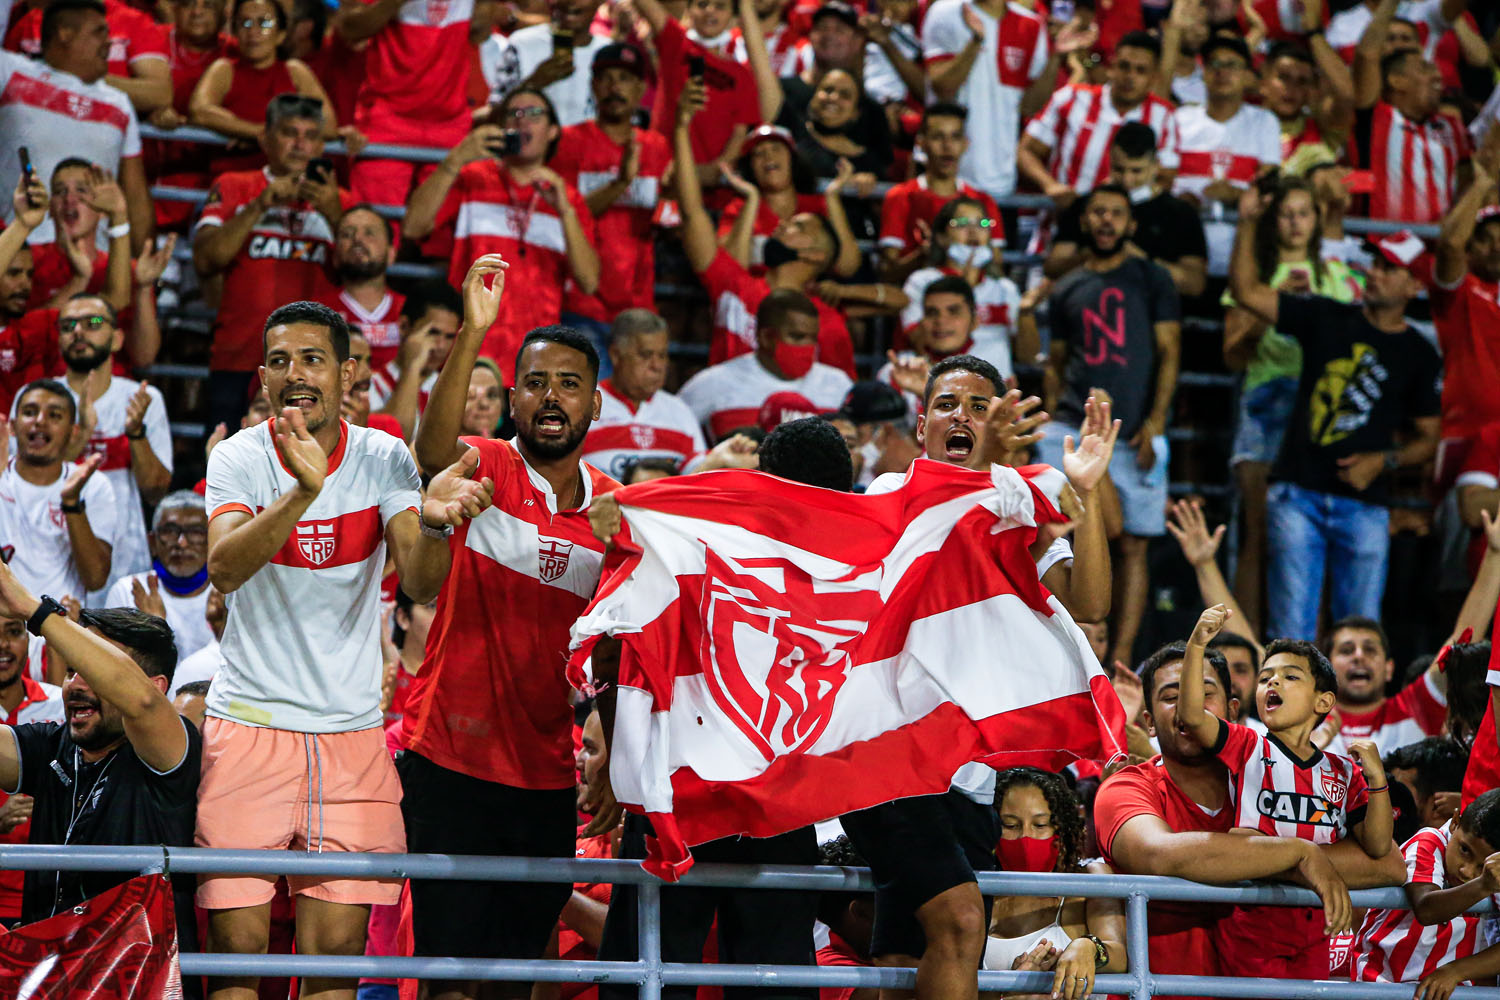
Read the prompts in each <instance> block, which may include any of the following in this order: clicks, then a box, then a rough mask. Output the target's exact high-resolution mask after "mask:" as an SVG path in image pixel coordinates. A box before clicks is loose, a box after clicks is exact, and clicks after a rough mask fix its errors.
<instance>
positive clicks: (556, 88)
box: [479, 24, 610, 126]
mask: <svg viewBox="0 0 1500 1000" xmlns="http://www.w3.org/2000/svg"><path fill="white" fill-rule="evenodd" d="M609 44H610V40H609V39H608V38H605V37H604V36H603V35H590V36H589V41H588V44H587V45H581V46H578V47H576V48H574V49H573V75H572V76H569V77H567V78H565V79H562V80H558V81H556V82H555V83H549V84H547V86H545V87H543V88H542V93H544V94H546V95H547V99H548V100H550V101H551V102H552V105H553V107H555V108H557V119H558V120H557V124H558V125H560V126H561V125H577V124H578V123H579V122H584V121H588V120H589V119H590V118H593V117H594V89H593V80H594V56H595V55H596V54H597V53H598V52H599V50H600V49H602V48H604V47H605V46H606V45H609ZM552 52H553V48H552V25H551V24H533V25H531V26H530V27H526V28H522V29H521V30H520V31H515V32H512V33H511V35H510V37H508V38H501V37H500V36H499V35H491V36H490V37H489V38H487V39H485V42H484V44H483V45H481V46H480V47H479V66H480V69H481V70H482V71H483V73H484V82H485V83H487V84H489V86H490V101H491V102H492V103H496V104H498V103H499V102H500V101H501V100H502V99H503V98H504V97H505V95H506V94H509V93H510V92H511V91H512V90H515V89H516V88H517V87H519V86H520V85H521V81H523V80H525V79H526V78H527V77H528V76H530V75H531V74H532V73H534V72H536V68H537V67H538V66H540V65H541V64H542V63H544V62H546V61H547V60H548V59H550V58H552Z"/></svg>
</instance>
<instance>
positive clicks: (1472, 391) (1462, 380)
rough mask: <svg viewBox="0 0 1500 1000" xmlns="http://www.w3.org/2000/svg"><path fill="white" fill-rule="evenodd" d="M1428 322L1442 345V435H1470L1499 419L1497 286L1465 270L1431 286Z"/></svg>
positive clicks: (1499, 312)
mask: <svg viewBox="0 0 1500 1000" xmlns="http://www.w3.org/2000/svg"><path fill="white" fill-rule="evenodd" d="M1432 321H1433V323H1434V325H1436V326H1437V333H1438V343H1439V344H1440V345H1441V346H1442V349H1443V372H1444V374H1443V437H1445V438H1473V437H1476V436H1477V435H1478V434H1479V429H1480V428H1481V427H1482V426H1483V425H1484V424H1489V423H1494V422H1496V421H1500V392H1496V391H1495V387H1496V386H1500V285H1497V284H1495V283H1494V282H1489V281H1481V280H1480V279H1479V277H1478V276H1476V275H1475V274H1474V273H1473V272H1466V273H1465V274H1464V276H1463V278H1462V279H1460V280H1459V282H1458V284H1457V285H1455V286H1453V287H1452V288H1443V287H1442V286H1441V285H1437V284H1434V286H1433V289H1432Z"/></svg>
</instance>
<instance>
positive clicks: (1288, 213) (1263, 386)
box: [1222, 177, 1363, 622]
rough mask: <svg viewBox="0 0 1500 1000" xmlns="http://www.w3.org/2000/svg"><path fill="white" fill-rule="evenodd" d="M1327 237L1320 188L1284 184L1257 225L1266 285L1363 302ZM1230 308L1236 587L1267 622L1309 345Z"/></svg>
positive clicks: (1357, 282) (1358, 282) (1227, 345)
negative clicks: (1280, 476)
mask: <svg viewBox="0 0 1500 1000" xmlns="http://www.w3.org/2000/svg"><path fill="white" fill-rule="evenodd" d="M1322 232H1323V217H1322V209H1321V207H1320V206H1319V204H1318V201H1317V197H1316V192H1315V190H1314V188H1313V185H1312V184H1311V183H1310V182H1309V181H1307V180H1304V179H1302V178H1296V177H1291V178H1286V179H1284V180H1283V181H1282V182H1281V184H1280V185H1279V186H1278V187H1277V189H1276V195H1275V197H1274V198H1273V199H1272V201H1271V205H1270V207H1269V209H1268V210H1267V211H1266V212H1265V214H1264V215H1262V216H1261V217H1260V220H1259V221H1258V222H1257V223H1256V227H1255V260H1256V265H1257V266H1258V268H1259V270H1260V276H1261V280H1263V281H1265V282H1266V283H1267V284H1269V285H1270V286H1271V287H1272V288H1276V289H1278V290H1280V291H1284V292H1293V293H1311V294H1313V295H1322V296H1326V297H1328V298H1331V299H1335V300H1337V301H1339V302H1354V301H1357V300H1358V299H1359V298H1360V295H1361V293H1362V290H1363V281H1362V279H1361V278H1360V277H1359V275H1357V274H1356V273H1355V272H1354V271H1353V270H1351V269H1350V268H1349V266H1348V265H1347V264H1344V263H1343V262H1341V261H1337V260H1324V259H1323V252H1322ZM1222 304H1223V305H1225V306H1227V307H1229V312H1228V314H1227V315H1226V316H1225V317H1224V361H1225V363H1226V364H1228V365H1229V367H1230V368H1233V369H1240V370H1243V371H1244V373H1245V382H1244V385H1243V386H1242V387H1241V389H1240V413H1239V425H1238V427H1237V429H1236V431H1235V436H1234V448H1233V449H1232V453H1231V457H1230V459H1229V462H1230V466H1231V468H1233V469H1234V474H1235V479H1236V481H1237V483H1238V485H1239V488H1240V496H1241V497H1242V499H1243V502H1244V511H1245V531H1244V535H1243V536H1242V540H1241V542H1240V555H1239V566H1238V569H1237V570H1236V571H1235V588H1234V589H1235V597H1236V598H1237V599H1238V600H1239V602H1240V607H1241V608H1243V609H1244V612H1245V615H1246V617H1247V618H1248V619H1249V620H1250V621H1251V622H1259V621H1261V607H1262V602H1261V594H1262V591H1263V589H1264V586H1265V578H1264V569H1265V551H1266V550H1265V545H1266V490H1267V484H1268V480H1269V476H1270V471H1271V465H1272V464H1273V463H1274V462H1275V461H1276V456H1277V454H1278V453H1279V452H1280V451H1281V440H1282V437H1283V435H1284V434H1285V432H1286V426H1287V422H1288V421H1289V420H1290V419H1291V416H1292V407H1293V405H1294V404H1295V402H1296V399H1297V380H1298V378H1299V377H1300V376H1301V374H1302V348H1301V347H1300V346H1299V345H1298V344H1297V342H1296V341H1295V340H1293V339H1292V338H1290V337H1288V336H1286V335H1285V334H1281V333H1278V332H1277V331H1275V330H1272V329H1270V328H1269V327H1268V326H1266V324H1264V323H1262V322H1261V321H1260V320H1258V319H1257V318H1256V317H1254V316H1253V315H1251V314H1250V313H1249V312H1248V311H1247V310H1245V309H1241V308H1239V307H1238V306H1237V305H1236V304H1235V300H1234V297H1233V296H1232V295H1230V294H1229V293H1228V292H1225V293H1224V298H1223V300H1222Z"/></svg>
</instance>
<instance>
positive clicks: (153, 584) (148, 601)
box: [130, 573, 167, 618]
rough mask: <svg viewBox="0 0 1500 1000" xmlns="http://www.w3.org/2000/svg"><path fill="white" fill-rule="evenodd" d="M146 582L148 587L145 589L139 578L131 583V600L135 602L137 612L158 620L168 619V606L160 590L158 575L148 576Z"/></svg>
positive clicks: (151, 574) (150, 574)
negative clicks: (142, 612)
mask: <svg viewBox="0 0 1500 1000" xmlns="http://www.w3.org/2000/svg"><path fill="white" fill-rule="evenodd" d="M146 580H147V585H146V586H144V587H143V586H141V581H140V578H139V577H137V578H136V579H134V580H132V581H130V599H131V600H132V601H134V602H135V608H136V610H137V611H144V612H145V613H146V614H148V615H155V616H156V617H158V618H165V617H167V605H166V602H165V601H163V600H162V596H161V591H160V590H159V589H158V586H157V579H156V574H155V573H149V574H147V576H146Z"/></svg>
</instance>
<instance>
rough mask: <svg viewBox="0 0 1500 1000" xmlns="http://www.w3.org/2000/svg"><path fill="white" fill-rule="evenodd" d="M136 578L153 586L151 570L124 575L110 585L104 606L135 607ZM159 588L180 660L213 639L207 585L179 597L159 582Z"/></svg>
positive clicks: (146, 585)
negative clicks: (134, 586)
mask: <svg viewBox="0 0 1500 1000" xmlns="http://www.w3.org/2000/svg"><path fill="white" fill-rule="evenodd" d="M137 580H139V581H140V582H141V586H142V587H146V588H147V589H148V590H149V589H150V586H151V573H150V572H145V573H132V574H130V575H129V576H122V577H120V579H118V580H116V581H115V584H114V586H112V587H110V588H109V593H108V595H107V596H106V597H105V598H104V605H103V606H104V607H106V608H133V607H135V594H134V593H133V591H132V587H133V585H134V584H135V582H136V581H137ZM156 592H157V593H158V594H159V595H161V603H162V606H163V607H165V608H166V609H167V624H168V625H170V626H172V638H173V639H175V640H176V641H177V658H178V660H179V661H180V660H183V659H186V658H187V657H189V656H191V655H193V654H194V653H196V652H197V651H198V650H200V649H202V648H203V647H204V646H206V645H208V644H209V643H210V642H213V641H214V633H213V630H212V629H210V628H209V627H208V619H207V618H206V617H204V616H205V614H206V613H207V611H208V588H207V587H204V588H203V589H202V590H200V591H198V593H196V594H189V595H187V596H186V597H178V596H177V595H176V594H174V593H172V592H171V591H170V590H168V589H167V588H166V587H164V586H161V585H160V584H158V585H157V588H156Z"/></svg>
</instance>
